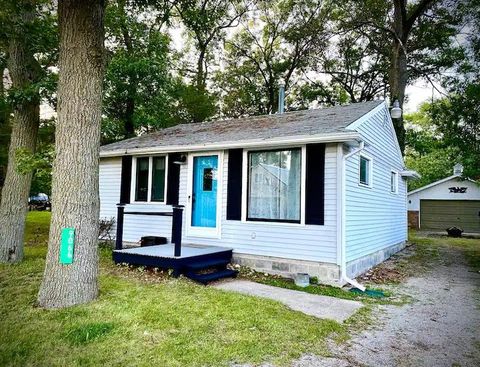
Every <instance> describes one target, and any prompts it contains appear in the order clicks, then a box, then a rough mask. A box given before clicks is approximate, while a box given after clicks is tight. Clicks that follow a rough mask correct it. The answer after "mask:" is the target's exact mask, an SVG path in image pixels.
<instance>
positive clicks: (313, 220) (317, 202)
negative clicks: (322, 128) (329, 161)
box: [305, 144, 325, 225]
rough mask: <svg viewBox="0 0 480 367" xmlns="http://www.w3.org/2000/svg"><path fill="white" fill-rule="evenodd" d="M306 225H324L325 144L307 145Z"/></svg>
mask: <svg viewBox="0 0 480 367" xmlns="http://www.w3.org/2000/svg"><path fill="white" fill-rule="evenodd" d="M306 169H307V172H306V187H305V191H306V195H305V224H319V225H323V224H324V219H325V218H324V217H325V144H307V162H306Z"/></svg>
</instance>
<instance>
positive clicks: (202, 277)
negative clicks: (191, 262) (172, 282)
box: [185, 269, 238, 285]
mask: <svg viewBox="0 0 480 367" xmlns="http://www.w3.org/2000/svg"><path fill="white" fill-rule="evenodd" d="M237 274H238V271H236V270H231V269H224V270H219V271H215V272H212V273H206V274H197V273H195V272H187V273H185V275H186V276H187V277H188V278H190V279H192V280H194V281H196V282H199V283H202V284H204V285H207V284H208V283H210V282H213V281H215V280H219V279H223V278H235V277H236V276H237Z"/></svg>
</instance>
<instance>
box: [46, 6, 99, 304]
mask: <svg viewBox="0 0 480 367" xmlns="http://www.w3.org/2000/svg"><path fill="white" fill-rule="evenodd" d="M104 8H105V4H104V1H102V0H60V1H59V4H58V18H59V29H60V55H59V83H58V123H57V126H56V132H55V134H56V135H55V148H56V157H55V161H54V167H53V190H52V198H53V200H52V222H51V226H50V237H49V243H48V253H47V258H46V264H45V273H44V277H43V281H42V284H41V287H40V292H39V295H38V301H39V304H40V306H42V307H45V308H61V307H68V306H72V305H76V304H81V303H86V302H89V301H91V300H93V299H95V298H96V297H97V294H98V284H97V277H98V253H97V240H98V217H99V193H98V166H99V147H100V121H101V113H102V80H103V75H104V45H103V38H104V28H103V15H104ZM66 227H72V228H75V245H74V246H75V248H74V255H73V256H74V257H73V263H72V264H70V265H62V264H60V263H59V252H60V236H61V230H62V228H66Z"/></svg>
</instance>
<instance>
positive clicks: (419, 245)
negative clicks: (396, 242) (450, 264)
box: [409, 231, 480, 271]
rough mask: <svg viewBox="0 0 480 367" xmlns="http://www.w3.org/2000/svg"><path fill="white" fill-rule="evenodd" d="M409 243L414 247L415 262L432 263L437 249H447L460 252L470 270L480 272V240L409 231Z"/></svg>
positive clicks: (435, 258) (436, 257) (436, 254)
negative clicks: (427, 234)
mask: <svg viewBox="0 0 480 367" xmlns="http://www.w3.org/2000/svg"><path fill="white" fill-rule="evenodd" d="M409 241H410V242H413V243H414V244H415V245H416V255H415V256H416V257H417V258H416V260H417V262H423V263H428V262H432V261H433V262H434V261H436V260H437V259H438V257H439V254H438V252H439V249H441V248H449V249H454V250H459V251H461V252H462V253H463V254H464V256H465V258H466V260H467V262H468V264H469V265H470V266H471V267H472V269H474V270H476V271H480V239H478V238H464V237H461V238H453V237H447V236H425V235H424V234H423V233H422V232H416V231H410V233H409Z"/></svg>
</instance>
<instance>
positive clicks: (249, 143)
mask: <svg viewBox="0 0 480 367" xmlns="http://www.w3.org/2000/svg"><path fill="white" fill-rule="evenodd" d="M359 140H360V134H359V133H358V132H356V131H351V132H350V131H349V132H344V133H331V134H315V135H298V136H294V137H280V138H267V139H252V140H243V141H242V140H238V141H226V142H221V143H205V144H194V145H169V146H161V147H158V146H157V147H148V148H135V147H132V148H119V149H116V150H111V151H109V150H106V151H100V157H101V158H106V157H120V156H123V155H134V154H157V153H171V152H194V151H212V150H223V149H232V148H253V147H264V146H265V145H267V144H268V145H269V146H279V147H280V146H288V145H292V144H308V143H344V142H349V141H359ZM114 144H115V143H114Z"/></svg>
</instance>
